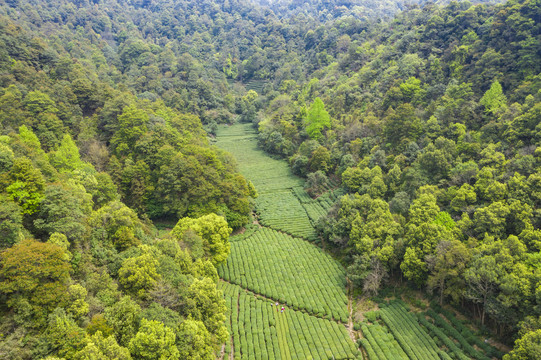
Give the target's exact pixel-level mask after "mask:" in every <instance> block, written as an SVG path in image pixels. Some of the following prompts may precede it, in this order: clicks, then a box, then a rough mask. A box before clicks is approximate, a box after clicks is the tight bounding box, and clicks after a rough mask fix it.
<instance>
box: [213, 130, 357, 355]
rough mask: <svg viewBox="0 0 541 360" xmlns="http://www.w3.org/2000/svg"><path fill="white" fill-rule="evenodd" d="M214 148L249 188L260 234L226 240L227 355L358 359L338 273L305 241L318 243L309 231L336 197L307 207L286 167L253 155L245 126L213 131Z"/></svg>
mask: <svg viewBox="0 0 541 360" xmlns="http://www.w3.org/2000/svg"><path fill="white" fill-rule="evenodd" d="M216 144H217V146H218V147H220V148H222V149H224V150H226V151H228V152H230V153H231V154H233V156H234V157H235V158H236V160H237V162H238V167H239V171H240V172H241V173H242V174H243V175H244V176H245V177H246V178H247V179H248V180H250V181H252V183H253V184H254V186H255V188H256V190H257V192H258V193H259V197H258V199H256V212H257V214H258V217H259V222H260V224H261V225H262V226H263V227H262V228H261V229H256V230H254V228H253V227H251V228H250V229H247V231H246V234H243V235H239V236H236V237H235V239H232V241H231V254H230V255H229V259H228V260H227V263H226V264H224V265H222V266H221V267H220V268H219V274H220V277H221V278H222V279H224V280H226V281H228V282H230V283H233V284H237V285H239V286H237V285H233V284H229V283H225V282H223V283H222V285H221V287H222V289H223V290H224V292H225V294H226V301H227V305H228V309H229V314H228V315H229V316H228V323H227V325H228V327H229V329H230V333H231V334H232V340H233V343H232V344H231V343H229V344H226V353H228V354H229V353H230V352H231V351H233V358H235V359H252V358H253V359H332V358H334V359H357V358H359V359H360V358H361V353H360V352H359V351H358V349H357V348H356V346H355V344H354V343H353V342H352V341H351V339H350V337H349V334H348V331H347V329H346V326H345V324H343V323H346V322H347V320H348V309H347V297H346V277H345V271H344V269H343V268H342V266H341V265H340V264H339V263H338V262H336V261H335V260H334V259H332V257H330V256H329V255H328V254H326V253H325V252H323V251H322V250H321V249H320V248H318V247H317V246H315V245H313V244H311V243H309V242H307V241H305V240H309V241H317V237H316V232H315V229H314V224H315V222H316V221H317V219H318V217H319V216H320V215H323V214H324V213H325V212H326V210H327V209H328V208H329V207H330V206H331V205H332V203H333V201H334V200H336V197H337V196H338V195H339V194H334V193H331V192H329V195H326V196H324V197H322V198H321V200H312V199H310V197H309V196H308V195H307V194H306V192H305V191H304V189H303V188H302V186H303V180H302V179H300V178H298V177H296V176H294V175H293V174H292V173H291V171H290V169H289V167H288V165H287V163H286V162H285V161H283V160H276V159H273V158H271V157H270V156H268V155H267V154H266V153H265V152H263V151H262V150H260V149H259V148H258V146H257V133H256V131H255V130H254V129H253V127H252V126H251V124H237V125H232V126H227V127H226V126H222V127H220V128H219V130H218V136H217V143H216ZM247 290H249V291H250V292H248V291H247ZM256 296H257V298H256ZM274 302H278V303H279V307H281V306H285V307H286V310H285V311H284V312H283V313H282V312H280V311H279V310H278V309H276V307H275V306H271V304H272V303H274ZM295 309H298V310H299V311H295Z"/></svg>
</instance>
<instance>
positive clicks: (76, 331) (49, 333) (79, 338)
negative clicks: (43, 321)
mask: <svg viewBox="0 0 541 360" xmlns="http://www.w3.org/2000/svg"><path fill="white" fill-rule="evenodd" d="M45 339H46V341H47V345H48V346H49V348H50V350H51V352H53V353H54V354H57V355H58V356H59V357H63V358H66V359H72V358H74V357H75V355H76V354H77V353H78V352H79V351H80V350H82V349H83V348H85V346H86V345H87V344H88V338H87V335H86V332H85V331H84V330H83V329H81V328H80V327H79V326H77V324H76V323H75V321H73V319H72V318H71V317H70V316H68V315H67V314H66V313H65V312H64V310H62V309H56V310H55V311H54V312H53V313H52V314H51V315H50V316H49V324H48V326H47V329H46V330H45Z"/></svg>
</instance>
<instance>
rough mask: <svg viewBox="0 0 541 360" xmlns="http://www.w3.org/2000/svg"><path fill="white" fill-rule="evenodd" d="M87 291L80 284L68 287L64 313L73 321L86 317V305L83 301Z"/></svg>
mask: <svg viewBox="0 0 541 360" xmlns="http://www.w3.org/2000/svg"><path fill="white" fill-rule="evenodd" d="M87 293H88V292H87V291H86V289H85V287H84V286H82V285H81V284H74V285H70V286H69V287H68V296H67V305H66V307H65V310H66V313H67V314H68V315H71V316H72V318H73V319H74V320H80V319H83V318H85V317H86V316H87V315H88V310H89V307H88V303H87V302H86V301H85V299H86V295H87Z"/></svg>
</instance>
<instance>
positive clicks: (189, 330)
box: [177, 319, 214, 360]
mask: <svg viewBox="0 0 541 360" xmlns="http://www.w3.org/2000/svg"><path fill="white" fill-rule="evenodd" d="M177 334H178V335H177V348H178V350H179V352H180V358H181V359H194V360H212V359H214V348H213V345H214V344H213V342H212V337H211V336H210V333H209V332H208V330H207V328H206V327H205V324H203V322H201V321H197V320H190V319H187V320H184V321H183V322H182V324H180V327H179V330H178V333H177Z"/></svg>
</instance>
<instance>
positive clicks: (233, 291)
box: [220, 283, 360, 359]
mask: <svg viewBox="0 0 541 360" xmlns="http://www.w3.org/2000/svg"><path fill="white" fill-rule="evenodd" d="M220 286H221V287H222V288H223V291H224V293H225V298H226V302H227V304H228V306H229V309H231V314H230V321H231V325H230V326H231V333H232V337H233V346H234V349H235V352H234V358H235V359H245V358H253V357H256V358H257V357H261V358H268V359H301V358H302V359H305V358H312V359H328V358H332V356H334V357H335V358H336V359H357V358H358V357H359V356H360V353H359V352H358V350H357V349H356V348H355V345H354V344H353V342H352V341H351V340H350V339H349V336H348V334H347V331H346V328H345V327H344V326H342V325H340V324H337V323H335V322H333V321H329V320H324V319H319V318H316V317H313V316H309V315H307V314H305V313H303V312H300V311H295V310H293V309H290V308H289V307H288V308H286V310H284V312H281V306H282V304H279V306H275V305H274V301H271V300H266V299H263V298H258V297H254V294H253V293H250V292H246V291H244V290H243V289H242V288H240V287H239V286H236V285H230V284H227V283H221V285H220Z"/></svg>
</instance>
